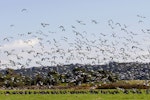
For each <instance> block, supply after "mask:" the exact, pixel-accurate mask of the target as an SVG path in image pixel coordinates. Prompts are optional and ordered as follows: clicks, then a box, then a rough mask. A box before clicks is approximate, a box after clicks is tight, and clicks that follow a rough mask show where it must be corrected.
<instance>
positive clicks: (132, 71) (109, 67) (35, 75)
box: [0, 62, 150, 89]
mask: <svg viewBox="0 0 150 100" xmlns="http://www.w3.org/2000/svg"><path fill="white" fill-rule="evenodd" d="M149 70H150V67H149V63H145V64H144V63H117V62H110V63H109V64H106V65H81V64H70V65H63V66H59V65H58V66H49V67H48V66H47V67H32V68H25V69H17V70H13V69H9V68H8V69H5V70H1V71H0V87H1V88H10V89H11V88H28V89H37V88H40V89H42V88H43V89H47V88H51V89H52V88H53V89H54V88H56V89H65V88H78V89H89V88H98V89H116V88H124V89H131V88H138V89H148V88H149V85H147V84H148V83H145V84H129V83H125V82H118V81H120V80H125V79H126V80H130V79H136V80H139V79H144V80H147V79H149V76H150V74H149V73H147V72H149Z"/></svg>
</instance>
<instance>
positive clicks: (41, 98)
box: [0, 94, 150, 100]
mask: <svg viewBox="0 0 150 100" xmlns="http://www.w3.org/2000/svg"><path fill="white" fill-rule="evenodd" d="M149 99H150V94H114V95H113V94H46V95H45V94H44V95H42V94H30V95H20V94H16V95H11V94H10V95H4V94H1V95H0V100H149Z"/></svg>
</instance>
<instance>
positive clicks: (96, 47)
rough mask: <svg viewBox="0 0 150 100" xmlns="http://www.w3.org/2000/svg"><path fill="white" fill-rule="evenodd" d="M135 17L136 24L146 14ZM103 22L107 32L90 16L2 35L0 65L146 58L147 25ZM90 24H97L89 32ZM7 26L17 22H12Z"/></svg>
mask: <svg viewBox="0 0 150 100" xmlns="http://www.w3.org/2000/svg"><path fill="white" fill-rule="evenodd" d="M21 12H22V13H23V12H27V9H22V10H21ZM137 18H138V21H137V23H136V24H137V26H140V25H141V26H142V25H143V23H144V21H145V19H146V17H144V16H141V15H137ZM106 22H107V25H106V27H107V28H108V31H109V33H107V32H106V33H105V32H101V30H102V29H101V28H100V26H101V25H100V24H101V21H99V20H95V19H91V20H89V21H88V22H86V21H82V20H76V21H75V23H74V24H72V25H70V27H68V26H65V25H58V27H56V30H54V31H53V30H51V27H52V26H51V24H50V23H48V22H41V23H39V26H40V25H41V29H39V30H38V31H35V32H33V31H29V32H26V33H18V34H17V36H13V34H12V35H11V36H6V37H3V36H2V37H0V55H1V58H0V66H1V68H7V67H12V68H26V67H31V66H53V65H63V64H71V63H82V64H92V65H94V64H102V63H106V62H109V61H116V62H119V61H122V62H130V61H131V62H132V61H145V62H146V61H148V60H149V58H150V48H149V46H150V45H148V42H149V39H150V29H147V28H143V27H141V28H142V29H138V30H133V29H132V26H130V25H126V24H124V23H123V24H122V23H119V22H116V21H114V20H113V19H109V20H107V21H106ZM91 26H92V27H98V28H97V30H95V29H93V30H92V29H91V30H90V31H93V32H90V31H89V27H91ZM104 26H105V25H104ZM10 27H17V26H15V23H14V24H12V25H10ZM135 27H136V26H135ZM98 29H99V30H98ZM3 34H4V33H3ZM146 43H147V44H146ZM145 44H146V45H145ZM21 46H22V47H21Z"/></svg>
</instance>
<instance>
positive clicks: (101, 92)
mask: <svg viewBox="0 0 150 100" xmlns="http://www.w3.org/2000/svg"><path fill="white" fill-rule="evenodd" d="M145 93H146V94H150V90H148V89H146V90H145V91H142V90H140V89H132V90H127V89H121V90H120V89H118V90H117V89H116V90H89V91H84V90H72V91H69V90H68V91H67V90H53V91H44V90H41V91H11V92H10V91H5V92H1V94H5V95H16V94H20V95H26V94H27V95H29V94H43V95H44V94H47V95H48V94H55V95H57V94H112V95H113V94H145Z"/></svg>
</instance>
